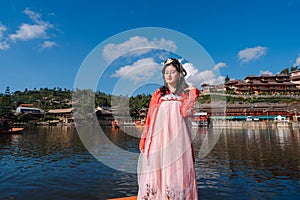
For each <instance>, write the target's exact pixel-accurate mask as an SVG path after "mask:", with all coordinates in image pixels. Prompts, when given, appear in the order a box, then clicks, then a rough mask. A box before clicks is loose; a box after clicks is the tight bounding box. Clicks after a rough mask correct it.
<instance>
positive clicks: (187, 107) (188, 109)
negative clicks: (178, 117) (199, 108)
mask: <svg viewBox="0 0 300 200" xmlns="http://www.w3.org/2000/svg"><path fill="white" fill-rule="evenodd" d="M199 93H200V92H199V90H198V89H197V88H193V89H191V90H190V91H189V93H188V94H183V95H182V99H183V102H182V107H181V114H182V116H183V117H190V116H192V115H193V113H194V112H195V102H196V100H197V98H198V96H199Z"/></svg>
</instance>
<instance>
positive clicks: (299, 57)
mask: <svg viewBox="0 0 300 200" xmlns="http://www.w3.org/2000/svg"><path fill="white" fill-rule="evenodd" d="M295 66H299V67H300V54H299V55H298V58H296V63H295Z"/></svg>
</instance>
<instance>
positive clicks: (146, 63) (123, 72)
mask: <svg viewBox="0 0 300 200" xmlns="http://www.w3.org/2000/svg"><path fill="white" fill-rule="evenodd" d="M160 69H161V65H160V64H158V63H155V62H154V60H153V58H143V59H140V60H138V61H136V62H135V63H133V64H132V65H126V66H124V67H121V68H120V69H119V70H117V71H116V72H115V73H114V74H113V75H111V77H117V78H118V77H120V78H126V79H129V80H132V81H134V82H139V81H147V80H150V79H152V78H154V77H155V76H157V74H158V73H159V72H160Z"/></svg>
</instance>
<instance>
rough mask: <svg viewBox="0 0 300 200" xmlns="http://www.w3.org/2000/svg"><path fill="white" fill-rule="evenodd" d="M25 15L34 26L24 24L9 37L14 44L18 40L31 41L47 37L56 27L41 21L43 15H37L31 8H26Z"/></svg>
mask: <svg viewBox="0 0 300 200" xmlns="http://www.w3.org/2000/svg"><path fill="white" fill-rule="evenodd" d="M23 13H24V14H26V15H27V16H28V17H29V18H30V19H31V20H32V21H33V22H34V24H27V23H24V24H22V25H21V26H20V27H19V29H18V30H17V31H16V33H14V34H11V35H10V36H9V37H10V39H11V40H12V41H14V42H15V41H16V40H31V39H36V38H44V37H47V30H48V29H50V28H53V27H54V26H53V25H52V24H50V23H49V22H46V21H43V20H42V19H41V14H39V13H36V12H34V11H32V10H30V9H29V8H26V9H25V10H24V11H23Z"/></svg>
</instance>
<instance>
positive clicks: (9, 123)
mask: <svg viewBox="0 0 300 200" xmlns="http://www.w3.org/2000/svg"><path fill="white" fill-rule="evenodd" d="M23 131H24V128H16V127H14V122H13V120H11V119H4V118H1V119H0V135H5V134H20V133H23Z"/></svg>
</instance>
